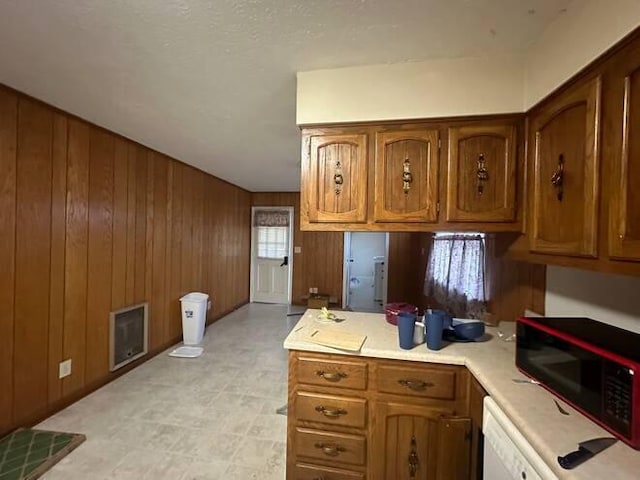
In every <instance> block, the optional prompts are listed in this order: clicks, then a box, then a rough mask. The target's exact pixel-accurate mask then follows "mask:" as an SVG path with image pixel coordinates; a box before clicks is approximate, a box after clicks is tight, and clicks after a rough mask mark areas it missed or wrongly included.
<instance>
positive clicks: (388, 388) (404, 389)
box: [377, 365, 456, 400]
mask: <svg viewBox="0 0 640 480" xmlns="http://www.w3.org/2000/svg"><path fill="white" fill-rule="evenodd" d="M377 389H378V391H379V392H382V393H396V394H398V395H413V396H417V397H428V398H438V399H443V400H454V399H455V396H456V372H455V371H451V370H441V369H437V368H433V369H432V368H415V367H396V366H392V365H380V366H379V367H378V374H377Z"/></svg>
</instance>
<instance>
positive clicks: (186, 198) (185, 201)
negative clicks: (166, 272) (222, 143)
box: [180, 166, 194, 295]
mask: <svg viewBox="0 0 640 480" xmlns="http://www.w3.org/2000/svg"><path fill="white" fill-rule="evenodd" d="M193 177H194V170H193V169H192V168H191V167H186V166H185V167H183V169H182V215H181V221H182V244H181V246H182V261H181V262H180V276H181V279H182V283H181V288H180V291H181V292H182V293H181V295H182V294H185V293H188V292H189V289H190V286H191V285H193V263H192V262H193Z"/></svg>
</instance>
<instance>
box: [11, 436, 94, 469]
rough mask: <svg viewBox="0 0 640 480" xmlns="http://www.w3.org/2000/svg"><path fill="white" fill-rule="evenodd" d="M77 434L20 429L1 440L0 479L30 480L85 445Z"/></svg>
mask: <svg viewBox="0 0 640 480" xmlns="http://www.w3.org/2000/svg"><path fill="white" fill-rule="evenodd" d="M85 439H86V437H85V436H84V435H80V434H77V433H62V432H48V431H46V430H31V429H20V430H16V431H15V432H13V433H11V434H9V435H8V436H6V437H4V438H3V439H1V440H0V480H33V479H34V478H38V477H40V476H41V475H42V474H43V473H44V472H46V471H47V470H49V469H50V468H51V467H53V466H54V465H55V464H56V463H58V462H59V461H60V460H61V459H62V458H64V457H65V455H67V454H68V453H69V452H71V451H72V450H73V449H75V448H76V447H77V446H78V445H80V444H81V443H82V442H84V441H85Z"/></svg>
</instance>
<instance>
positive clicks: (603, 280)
mask: <svg viewBox="0 0 640 480" xmlns="http://www.w3.org/2000/svg"><path fill="white" fill-rule="evenodd" d="M545 315H546V316H549V317H551V316H563V317H588V318H592V319H594V320H599V321H601V322H605V323H608V324H611V325H615V326H617V327H620V328H624V329H626V330H631V331H634V332H639V333H640V278H638V277H627V276H622V275H610V274H604V273H600V272H591V271H586V270H576V269H573V268H563V267H554V266H551V265H550V266H548V267H547V291H546V296H545Z"/></svg>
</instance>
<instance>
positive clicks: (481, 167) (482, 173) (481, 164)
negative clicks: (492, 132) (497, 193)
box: [476, 153, 489, 195]
mask: <svg viewBox="0 0 640 480" xmlns="http://www.w3.org/2000/svg"><path fill="white" fill-rule="evenodd" d="M476 178H477V179H478V195H482V194H483V193H484V184H483V183H482V182H487V181H489V170H487V164H486V162H485V159H484V153H481V154H480V155H479V156H478V169H477V172H476Z"/></svg>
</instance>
